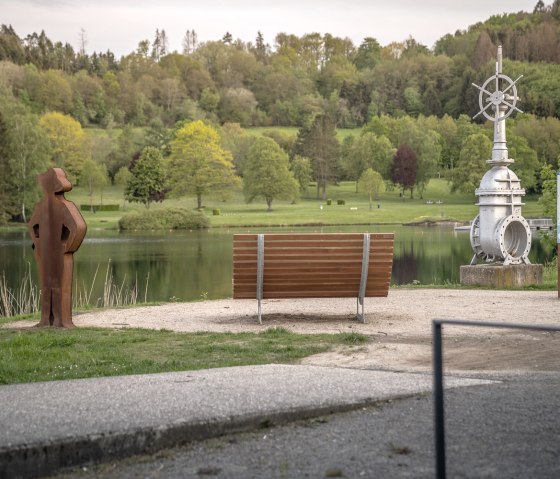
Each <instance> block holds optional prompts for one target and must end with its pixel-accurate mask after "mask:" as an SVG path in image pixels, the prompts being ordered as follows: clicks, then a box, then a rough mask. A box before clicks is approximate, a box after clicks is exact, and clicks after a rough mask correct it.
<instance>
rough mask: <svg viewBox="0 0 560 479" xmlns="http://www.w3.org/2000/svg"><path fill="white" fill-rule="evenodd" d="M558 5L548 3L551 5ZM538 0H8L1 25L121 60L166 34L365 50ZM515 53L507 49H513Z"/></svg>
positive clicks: (174, 38) (0, 2)
mask: <svg viewBox="0 0 560 479" xmlns="http://www.w3.org/2000/svg"><path fill="white" fill-rule="evenodd" d="M551 2H552V0H545V4H547V5H548V4H550V3H551ZM536 3H537V0H508V1H503V0H494V1H492V0H461V1H455V0H383V1H376V0H276V1H267V0H229V1H228V0H196V1H194V0H91V1H83V0H82V1H81V0H0V23H3V24H6V25H10V24H11V25H12V26H13V27H14V29H15V31H16V32H17V34H18V35H19V36H20V37H25V36H26V35H27V34H29V33H32V32H37V33H39V32H40V31H41V30H45V33H46V34H47V36H48V37H49V38H50V39H51V40H52V41H53V42H56V41H61V42H63V43H66V42H68V43H70V44H72V45H73V46H74V49H75V50H78V48H79V45H80V37H81V35H80V32H81V30H82V29H83V30H85V36H86V41H87V43H86V51H87V52H88V53H92V52H93V51H106V50H107V49H110V50H111V51H113V52H114V53H115V54H116V56H117V57H120V56H121V55H125V54H128V53H131V52H132V51H134V50H136V47H137V46H138V42H140V41H141V40H144V39H147V40H149V41H150V42H152V41H153V39H154V37H155V31H156V28H157V29H160V30H161V29H164V30H165V32H166V34H167V37H168V40H169V45H168V46H169V50H170V51H173V50H178V51H181V50H182V39H183V37H184V35H185V32H186V31H187V30H193V29H194V30H195V31H196V32H197V34H198V40H199V42H204V41H209V40H220V39H221V38H222V37H223V35H224V33H226V32H230V33H231V34H232V35H233V37H234V39H237V38H241V39H242V40H243V41H252V42H254V40H255V37H256V35H257V32H258V31H259V30H260V31H261V32H262V33H263V35H264V38H265V41H266V42H267V43H269V44H270V45H271V46H274V37H275V36H276V34H277V33H279V32H285V33H293V34H296V35H298V36H301V35H303V34H305V33H312V32H319V33H321V34H324V33H331V34H332V35H334V36H339V37H349V38H351V39H352V40H353V42H354V44H355V45H356V46H359V45H360V43H361V42H362V40H363V39H364V38H365V37H368V36H369V37H374V38H376V39H377V40H378V41H379V43H380V44H381V45H387V44H388V43H390V42H392V41H402V40H405V39H406V38H408V37H409V36H410V35H412V37H413V38H415V39H416V40H417V41H418V42H420V43H422V44H424V45H427V46H428V47H430V48H431V47H432V46H433V45H434V43H435V41H436V40H437V39H439V38H440V37H442V36H443V35H445V34H446V33H454V32H455V31H456V30H458V29H466V28H467V27H468V26H469V25H472V24H474V23H477V22H480V21H484V20H486V19H487V18H488V17H489V16H491V15H495V14H502V13H505V12H507V13H512V12H518V11H527V12H532V11H533V8H534V6H535V4H536ZM506 54H507V52H506Z"/></svg>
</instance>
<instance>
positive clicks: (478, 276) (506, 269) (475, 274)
mask: <svg viewBox="0 0 560 479" xmlns="http://www.w3.org/2000/svg"><path fill="white" fill-rule="evenodd" d="M460 278H461V284H464V285H466V286H490V287H493V288H522V287H524V286H530V285H533V284H542V281H543V265H542V264H512V265H508V266H503V265H495V264H477V265H474V266H461V270H460Z"/></svg>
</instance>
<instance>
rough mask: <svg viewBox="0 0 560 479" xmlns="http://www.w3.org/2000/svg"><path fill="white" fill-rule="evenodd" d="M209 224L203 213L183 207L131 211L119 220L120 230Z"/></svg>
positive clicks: (161, 228) (194, 226)
mask: <svg viewBox="0 0 560 479" xmlns="http://www.w3.org/2000/svg"><path fill="white" fill-rule="evenodd" d="M209 226H210V222H209V220H208V218H207V216H206V215H205V214H203V213H200V212H198V211H191V210H187V209H184V208H159V209H157V210H144V211H131V212H130V213H127V214H125V215H123V217H122V218H121V219H120V220H119V228H120V229H121V230H195V229H203V228H208V227H209Z"/></svg>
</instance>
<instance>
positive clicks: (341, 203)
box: [336, 200, 346, 205]
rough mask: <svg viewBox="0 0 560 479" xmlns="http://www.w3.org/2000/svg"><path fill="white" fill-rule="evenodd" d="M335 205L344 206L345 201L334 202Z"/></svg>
mask: <svg viewBox="0 0 560 479" xmlns="http://www.w3.org/2000/svg"><path fill="white" fill-rule="evenodd" d="M336 204H337V205H345V204H346V201H345V200H336Z"/></svg>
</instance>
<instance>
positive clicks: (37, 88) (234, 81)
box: [0, 0, 560, 128]
mask: <svg viewBox="0 0 560 479" xmlns="http://www.w3.org/2000/svg"><path fill="white" fill-rule="evenodd" d="M559 5H560V0H555V1H554V2H553V3H552V4H551V5H550V6H545V5H544V3H543V2H542V1H539V2H538V3H537V4H536V6H535V9H534V11H533V12H530V13H528V12H519V13H513V14H504V15H498V16H493V17H491V18H489V19H488V20H486V21H485V22H480V23H477V24H475V25H473V26H471V27H470V28H469V29H468V30H465V31H458V32H456V33H455V34H448V35H445V36H444V37H442V38H441V39H439V40H438V41H437V42H436V44H435V46H434V48H433V49H429V48H428V47H426V46H425V45H422V44H420V43H418V42H417V41H416V40H414V39H413V38H412V37H410V38H408V39H406V40H404V41H401V42H392V43H390V44H388V45H385V46H382V45H380V44H379V42H378V41H377V40H376V39H375V38H374V37H368V38H365V39H364V40H363V41H362V42H361V44H360V45H355V44H354V43H353V42H352V41H351V40H350V39H348V38H340V37H336V36H333V35H330V34H324V35H321V34H318V33H310V34H305V35H302V36H296V35H292V34H287V33H279V34H277V35H276V38H275V42H274V45H273V46H270V45H268V44H266V43H265V42H264V39H263V37H262V35H261V34H260V33H257V36H256V38H255V41H254V42H243V41H241V40H234V38H233V36H232V34H230V33H229V32H226V34H224V36H223V38H222V39H220V40H217V41H208V42H202V43H199V42H198V39H197V35H196V32H195V31H194V30H188V31H187V33H186V34H185V40H184V47H183V51H182V52H176V51H174V52H170V51H169V50H168V46H167V35H166V33H165V30H163V29H161V30H160V29H158V30H157V31H156V34H155V37H154V39H153V40H152V41H149V40H142V41H140V42H139V43H138V47H137V49H136V50H135V51H134V52H131V53H129V54H128V55H124V56H122V57H121V58H120V59H117V58H116V57H115V55H114V54H113V53H112V52H111V51H107V52H104V53H99V52H94V53H93V54H87V53H86V51H85V46H84V45H82V46H81V47H80V49H79V50H78V51H74V49H73V48H72V46H71V45H69V44H62V43H61V42H53V41H52V40H50V39H49V38H48V37H47V35H46V34H45V32H44V31H43V32H41V33H39V34H37V33H32V34H28V35H27V36H25V37H24V38H20V37H19V36H18V34H17V33H16V32H15V31H14V29H13V28H12V27H11V26H9V25H2V27H1V28H0V82H2V83H4V84H5V85H8V86H9V88H10V89H11V90H12V92H13V93H14V95H15V96H16V97H17V98H18V99H19V101H21V102H23V103H25V104H27V105H28V106H30V107H31V108H32V109H33V110H34V111H35V112H37V113H41V112H45V111H53V110H54V111H59V112H61V113H64V114H67V115H71V116H72V117H74V118H75V119H76V120H78V121H79V122H80V123H81V124H82V126H88V125H99V126H103V127H107V126H113V125H117V126H122V125H125V124H132V125H136V126H147V125H149V124H150V122H151V121H153V120H154V119H159V120H161V121H162V122H163V123H164V124H165V125H166V126H168V127H172V126H173V125H174V124H175V123H176V122H177V121H181V120H184V119H190V120H198V119H206V120H210V121H214V122H217V123H222V124H223V123H226V122H234V123H240V124H241V125H242V126H256V125H260V126H262V125H264V126H266V125H285V126H286V125H291V126H303V125H305V124H306V123H308V122H309V121H310V119H312V118H313V117H314V116H315V115H317V114H318V113H328V114H329V115H330V116H331V118H332V119H333V121H334V122H335V124H336V126H337V127H339V128H349V127H361V126H363V125H365V124H366V123H367V122H368V121H369V119H370V118H371V116H372V115H381V114H388V115H392V116H402V115H409V116H412V117H417V116H418V115H424V116H431V115H435V116H438V117H441V116H443V115H444V114H447V115H450V116H451V117H452V118H457V117H458V116H459V115H460V114H463V113H464V114H467V115H473V114H474V113H476V111H478V103H477V95H476V92H475V91H473V90H472V87H471V83H472V82H475V83H479V84H480V82H481V81H484V79H485V78H487V77H488V75H489V74H491V73H493V69H494V66H493V65H494V60H495V53H496V48H497V46H498V45H500V44H501V45H503V46H504V52H505V56H506V58H508V60H507V61H506V62H505V65H504V68H505V71H507V72H508V73H509V74H510V75H512V76H516V77H517V76H519V75H521V74H524V75H525V77H526V78H525V80H524V83H523V101H524V109H525V111H527V112H529V113H533V114H535V115H537V116H555V117H558V116H560V110H559V109H560V106H559V105H560V102H559V101H558V99H559V98H560V67H559V65H558V63H559V60H560V43H559V42H560V36H559V33H558V32H559V31H560V13H559V8H560V7H559Z"/></svg>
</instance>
